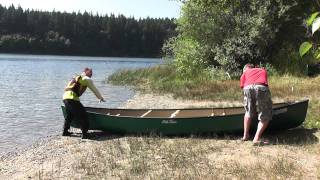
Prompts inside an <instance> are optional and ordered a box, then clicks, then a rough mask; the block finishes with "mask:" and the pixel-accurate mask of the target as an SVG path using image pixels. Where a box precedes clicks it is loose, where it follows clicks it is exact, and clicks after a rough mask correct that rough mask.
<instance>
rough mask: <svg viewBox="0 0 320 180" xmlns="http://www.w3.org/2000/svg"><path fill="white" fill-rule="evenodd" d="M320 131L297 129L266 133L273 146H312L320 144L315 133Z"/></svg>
mask: <svg viewBox="0 0 320 180" xmlns="http://www.w3.org/2000/svg"><path fill="white" fill-rule="evenodd" d="M317 131H319V129H316V128H314V129H305V128H296V129H289V130H285V131H275V132H268V133H266V135H265V136H266V138H268V139H269V140H270V141H271V142H272V143H273V144H281V145H299V146H301V145H312V144H316V143H318V142H319V138H318V137H317V136H316V135H315V133H316V132H317Z"/></svg>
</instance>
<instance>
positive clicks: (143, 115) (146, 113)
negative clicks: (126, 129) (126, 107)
mask: <svg viewBox="0 0 320 180" xmlns="http://www.w3.org/2000/svg"><path fill="white" fill-rule="evenodd" d="M151 111H152V110H151V109H150V110H149V111H147V112H145V113H144V114H142V115H141V116H140V117H145V116H146V115H148V114H149V113H150V112H151Z"/></svg>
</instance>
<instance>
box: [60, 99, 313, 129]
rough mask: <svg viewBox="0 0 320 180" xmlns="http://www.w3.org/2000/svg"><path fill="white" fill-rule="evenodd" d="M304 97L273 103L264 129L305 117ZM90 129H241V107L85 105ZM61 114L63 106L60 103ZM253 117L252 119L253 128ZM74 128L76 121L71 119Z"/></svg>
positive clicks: (284, 126)
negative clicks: (95, 106) (294, 100)
mask: <svg viewBox="0 0 320 180" xmlns="http://www.w3.org/2000/svg"><path fill="white" fill-rule="evenodd" d="M307 109H308V100H303V101H299V102H286V103H277V104H274V105H273V118H272V121H271V122H270V124H269V127H268V130H285V129H290V128H295V127H297V126H299V125H301V124H302V122H303V121H304V120H305V117H306V114H307ZM86 110H87V113H88V117H89V124H90V129H92V130H102V131H107V132H111V133H160V134H163V135H182V134H192V133H193V134H199V133H200V134H202V133H221V132H223V133H228V132H242V131H243V116H244V108H243V107H229V108H197V109H107V108H92V107H86ZM62 111H63V114H64V116H65V107H64V106H62ZM257 122H258V121H257V120H256V119H255V120H253V123H252V127H253V128H254V129H255V127H256V125H257ZM71 125H72V126H73V127H76V128H78V127H79V124H78V123H77V121H72V124H71Z"/></svg>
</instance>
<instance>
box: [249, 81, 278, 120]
mask: <svg viewBox="0 0 320 180" xmlns="http://www.w3.org/2000/svg"><path fill="white" fill-rule="evenodd" d="M243 93H244V109H245V111H246V113H245V117H248V118H254V117H256V116H257V115H258V119H259V120H260V121H269V120H271V119H272V101H271V93H270V91H269V88H268V87H267V86H263V85H249V86H246V87H244V88H243Z"/></svg>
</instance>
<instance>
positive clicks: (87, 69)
mask: <svg viewBox="0 0 320 180" xmlns="http://www.w3.org/2000/svg"><path fill="white" fill-rule="evenodd" d="M87 71H92V69H91V68H88V67H86V68H84V70H83V72H87Z"/></svg>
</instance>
